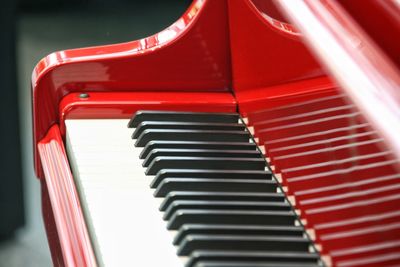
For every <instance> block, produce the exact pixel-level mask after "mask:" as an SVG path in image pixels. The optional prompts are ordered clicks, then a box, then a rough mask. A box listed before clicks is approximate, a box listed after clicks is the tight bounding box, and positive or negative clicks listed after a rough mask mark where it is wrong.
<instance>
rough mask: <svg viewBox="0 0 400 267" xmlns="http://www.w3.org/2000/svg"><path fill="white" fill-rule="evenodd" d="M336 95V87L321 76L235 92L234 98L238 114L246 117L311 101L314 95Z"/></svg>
mask: <svg viewBox="0 0 400 267" xmlns="http://www.w3.org/2000/svg"><path fill="white" fill-rule="evenodd" d="M336 93H337V89H336V85H335V84H334V83H333V82H332V81H331V80H330V79H329V78H328V77H326V76H322V77H318V78H314V79H308V80H302V81H297V82H292V83H286V84H282V85H276V86H270V87H261V88H252V89H247V90H243V91H236V92H235V97H236V99H237V102H238V103H239V111H240V113H241V114H242V115H243V116H247V115H248V114H249V113H252V112H256V111H257V112H259V111H261V110H263V109H266V108H271V107H278V106H281V105H287V104H290V103H296V102H299V101H302V100H307V99H312V98H313V96H314V95H320V96H331V95H335V94H336Z"/></svg>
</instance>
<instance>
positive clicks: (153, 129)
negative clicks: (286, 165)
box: [129, 111, 319, 267]
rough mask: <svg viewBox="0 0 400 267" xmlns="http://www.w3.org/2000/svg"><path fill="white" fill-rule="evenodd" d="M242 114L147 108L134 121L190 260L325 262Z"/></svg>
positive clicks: (212, 265) (211, 264)
mask: <svg viewBox="0 0 400 267" xmlns="http://www.w3.org/2000/svg"><path fill="white" fill-rule="evenodd" d="M238 120H239V116H238V114H215V113H186V112H159V111H141V112H138V113H136V115H135V116H134V117H133V118H132V120H131V121H130V123H129V126H130V127H135V128H136V129H135V131H134V133H133V135H132V138H136V139H137V141H136V144H135V145H136V146H141V147H144V149H143V151H142V153H141V155H140V158H141V159H144V161H143V166H144V167H147V170H146V174H149V175H155V177H154V179H153V181H151V185H150V186H151V187H152V188H155V193H154V195H155V197H164V201H163V202H162V204H161V206H160V210H161V211H163V212H164V220H166V221H168V223H167V228H168V229H170V230H178V232H177V234H176V236H175V239H174V245H176V246H177V247H178V252H177V253H178V255H181V256H189V261H188V263H187V267H194V266H196V267H200V266H203V267H217V266H221V267H222V266H232V267H235V266H242V267H245V266H246V267H251V266H254V267H255V266H260V267H261V266H264V267H265V266H276V267H279V266H282V267H283V266H285V267H292V266H304V267H309V266H310V267H311V266H319V265H318V263H319V257H318V255H317V254H316V253H310V252H309V247H310V241H309V240H308V239H307V238H305V237H304V229H303V228H302V227H300V226H295V220H296V216H295V214H294V212H293V211H292V209H291V206H290V205H289V204H288V203H287V202H286V201H285V196H284V194H282V193H277V184H276V182H275V181H274V180H272V175H271V173H270V172H269V171H265V161H264V159H263V158H262V155H261V154H260V152H259V151H258V150H257V149H256V146H255V144H254V143H250V142H249V138H250V135H249V133H248V132H247V131H246V129H245V127H244V125H243V124H240V123H238Z"/></svg>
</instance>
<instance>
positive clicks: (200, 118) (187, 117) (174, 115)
mask: <svg viewBox="0 0 400 267" xmlns="http://www.w3.org/2000/svg"><path fill="white" fill-rule="evenodd" d="M238 120H239V114H237V113H214V112H179V111H154V110H139V111H137V112H136V113H135V114H134V115H133V117H132V118H131V120H130V121H129V123H128V127H129V128H134V127H137V126H138V125H139V123H141V122H143V121H180V122H216V123H237V122H238Z"/></svg>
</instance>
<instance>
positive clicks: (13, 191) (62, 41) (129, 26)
mask: <svg viewBox="0 0 400 267" xmlns="http://www.w3.org/2000/svg"><path fill="white" fill-rule="evenodd" d="M190 2H191V0H151V1H150V0H148V1H134V0H2V7H1V9H0V32H1V34H0V35H1V39H0V40H1V41H0V58H1V60H0V92H1V96H0V125H1V129H0V266H10V267H13V266H40V267H42V266H43V267H44V266H52V263H51V259H50V253H49V248H48V245H47V240H46V234H45V231H44V227H43V223H42V218H41V204H40V188H39V181H38V180H37V179H36V178H35V175H34V172H33V158H32V123H31V116H32V114H31V91H30V78H31V73H32V70H33V68H34V66H35V64H36V63H37V62H38V61H39V60H40V59H41V58H42V57H44V56H45V55H47V54H49V53H51V52H53V51H56V50H64V49H69V48H78V47H86V46H94V45H104V44H113V43H119V42H126V41H132V40H135V39H139V38H143V37H146V36H149V35H151V34H154V33H156V32H158V31H160V30H162V29H164V28H166V27H167V26H169V25H170V24H172V23H173V22H174V21H175V20H176V19H178V18H179V17H180V16H181V15H182V14H183V12H184V11H185V10H186V8H187V7H188V6H189V4H190Z"/></svg>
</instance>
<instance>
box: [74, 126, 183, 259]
mask: <svg viewBox="0 0 400 267" xmlns="http://www.w3.org/2000/svg"><path fill="white" fill-rule="evenodd" d="M127 123H128V120H119V119H118V120H117V119H115V120H67V121H66V128H67V141H66V143H67V151H68V155H69V160H70V163H71V168H72V170H73V173H74V178H75V183H76V185H77V188H78V191H79V194H80V199H81V204H82V206H83V209H84V214H85V218H86V223H87V225H88V228H89V232H90V235H91V238H92V244H93V246H94V250H95V253H96V257H97V259H98V263H99V265H100V266H171V267H174V266H177V267H178V266H183V265H184V264H183V261H182V260H181V259H180V258H179V257H178V256H177V255H176V249H175V247H174V246H173V245H172V238H173V237H172V235H171V233H169V232H168V231H167V230H166V223H165V221H163V219H162V213H161V212H160V211H159V209H158V208H159V204H160V202H159V200H158V199H156V198H154V197H153V190H151V189H150V187H149V184H150V182H151V180H152V177H149V176H145V174H144V171H145V169H144V168H143V167H142V165H141V164H142V161H141V160H139V154H140V152H141V151H142V148H135V146H134V141H133V140H132V139H131V134H132V132H133V131H132V129H128V128H127Z"/></svg>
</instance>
